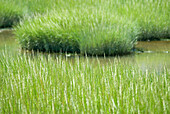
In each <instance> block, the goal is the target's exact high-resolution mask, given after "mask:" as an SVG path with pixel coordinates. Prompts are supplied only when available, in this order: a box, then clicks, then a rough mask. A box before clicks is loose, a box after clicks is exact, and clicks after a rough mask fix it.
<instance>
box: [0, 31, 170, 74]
mask: <svg viewBox="0 0 170 114" xmlns="http://www.w3.org/2000/svg"><path fill="white" fill-rule="evenodd" d="M137 46H138V47H140V48H142V46H143V47H144V49H145V50H151V51H154V53H139V54H132V55H128V56H122V57H98V58H96V57H88V60H89V61H90V62H89V63H97V62H98V61H100V64H102V65H106V64H110V63H111V64H114V62H115V60H116V61H117V62H118V63H123V64H128V65H132V66H138V67H140V68H141V70H143V71H145V70H146V69H148V70H153V69H154V70H157V71H162V69H163V68H164V67H165V66H166V67H167V68H170V53H161V52H160V51H170V41H161V42H160V41H159V42H158V41H154V42H139V43H138V45H137ZM159 46H161V47H159ZM4 50H7V52H8V53H10V54H14V55H15V54H18V52H19V46H18V44H17V42H16V41H15V38H14V35H13V33H12V31H11V30H3V31H2V30H0V54H1V53H2V51H4ZM156 52H159V53H156ZM28 55H31V54H28ZM35 55H36V54H35ZM47 55H48V54H44V56H47ZM52 56H55V57H56V56H58V54H52ZM34 58H36V57H34ZM76 58H79V60H80V61H85V60H86V57H84V56H70V57H67V60H68V62H74V61H75V59H76ZM63 60H64V59H63ZM92 61H93V62H92Z"/></svg>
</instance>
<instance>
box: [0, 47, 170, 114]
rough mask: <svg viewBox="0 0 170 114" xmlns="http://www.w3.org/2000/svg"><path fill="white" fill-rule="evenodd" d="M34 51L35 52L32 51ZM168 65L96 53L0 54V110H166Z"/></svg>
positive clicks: (169, 94) (36, 111)
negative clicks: (147, 65) (153, 66)
mask: <svg viewBox="0 0 170 114" xmlns="http://www.w3.org/2000/svg"><path fill="white" fill-rule="evenodd" d="M34 55H35V56H34ZM169 76H170V69H169V68H166V66H165V67H164V68H163V69H162V70H161V71H159V72H158V71H156V70H153V71H149V70H147V69H146V70H145V71H141V70H140V68H138V67H137V66H134V65H131V64H126V63H125V64H123V63H122V64H120V63H119V62H118V60H117V59H115V62H114V63H112V62H108V63H107V64H102V63H101V62H100V61H99V60H98V59H97V58H96V59H95V60H93V61H90V59H89V58H84V59H81V58H79V57H75V58H74V61H72V59H70V58H65V57H63V56H56V57H53V56H52V55H50V54H49V55H47V56H44V55H42V54H40V53H38V54H27V53H18V54H14V55H13V54H10V53H9V52H8V51H7V50H3V51H2V53H1V55H0V88H1V89H0V107H1V110H0V111H1V112H0V113H152V114H153V113H165V114H168V113H170V110H169V106H170V105H169V103H170V102H169V101H170V99H169V96H170V92H169V87H170V85H169V84H170V77H169Z"/></svg>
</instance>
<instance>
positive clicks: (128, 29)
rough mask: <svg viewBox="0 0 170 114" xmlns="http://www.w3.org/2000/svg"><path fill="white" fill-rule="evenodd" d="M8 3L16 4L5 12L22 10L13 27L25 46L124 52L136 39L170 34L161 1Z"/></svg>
mask: <svg viewBox="0 0 170 114" xmlns="http://www.w3.org/2000/svg"><path fill="white" fill-rule="evenodd" d="M2 1H4V0H2ZM8 2H11V0H7V1H6V3H8ZM11 4H14V5H13V6H15V7H19V8H13V9H12V7H9V8H11V9H10V11H13V10H14V9H17V10H19V11H21V10H22V13H21V14H22V16H21V17H22V21H21V22H20V23H19V24H18V25H17V26H15V27H14V28H15V29H16V35H17V37H18V41H19V43H20V45H21V47H22V48H24V49H28V50H39V51H45V52H68V53H74V52H76V53H81V54H85V53H86V54H88V55H108V56H110V55H125V54H129V53H130V52H131V50H132V48H133V47H134V43H135V41H136V40H160V39H165V38H170V30H169V27H170V22H169V21H168V20H169V9H170V8H169V7H168V2H167V1H166V0H157V1H153V0H151V1H148V0H143V1H141V0H130V1H124V0H119V1H113V0H107V1H105V0H87V1H82V0H76V1H75V0H57V1H55V0H50V1H47V0H44V1H42V0H35V1H34V0H30V1H27V0H22V2H21V0H15V1H13V2H12V3H11ZM0 6H3V4H1V5H0ZM9 6H10V4H9ZM3 9H4V10H7V8H6V7H4V8H3ZM20 9H21V10H20ZM7 11H8V10H7ZM12 14H15V13H12ZM0 20H2V19H0ZM5 20H7V19H5ZM12 20H15V19H12ZM7 22H8V21H7ZM1 23H3V22H1ZM4 24H5V23H4ZM9 24H10V23H9ZM12 24H13V23H12V22H11V25H12ZM3 26H4V25H3Z"/></svg>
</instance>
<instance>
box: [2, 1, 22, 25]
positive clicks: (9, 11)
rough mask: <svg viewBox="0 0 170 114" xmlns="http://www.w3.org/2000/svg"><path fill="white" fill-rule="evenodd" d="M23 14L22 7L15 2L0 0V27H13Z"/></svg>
mask: <svg viewBox="0 0 170 114" xmlns="http://www.w3.org/2000/svg"><path fill="white" fill-rule="evenodd" d="M22 16H23V12H22V9H21V8H20V7H19V6H17V5H15V4H14V2H12V1H11V2H7V1H0V28H7V27H12V25H14V24H16V23H18V22H19V20H20V18H21V17H22Z"/></svg>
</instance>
